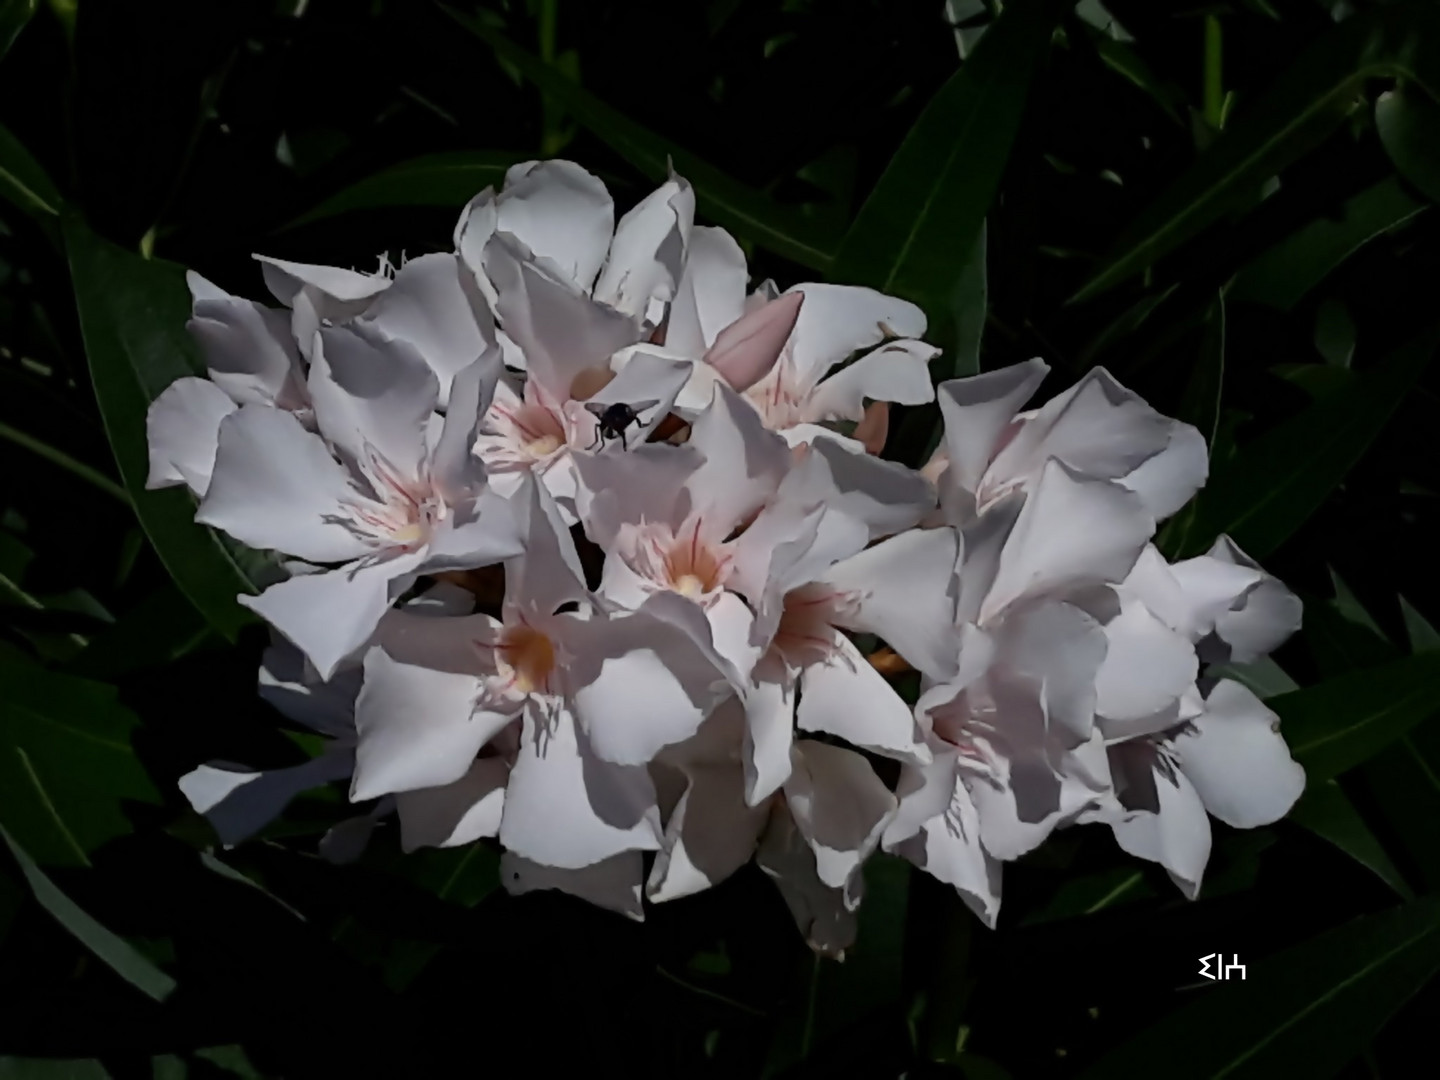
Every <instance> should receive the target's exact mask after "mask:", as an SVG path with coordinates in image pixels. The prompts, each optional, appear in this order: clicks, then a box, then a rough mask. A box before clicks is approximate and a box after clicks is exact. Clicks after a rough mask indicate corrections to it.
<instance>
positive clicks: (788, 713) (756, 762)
mask: <svg viewBox="0 0 1440 1080" xmlns="http://www.w3.org/2000/svg"><path fill="white" fill-rule="evenodd" d="M744 706H745V742H744V750H743V754H742V761H743V762H744V765H745V801H746V803H747V804H748V805H750V806H759V805H760V804H761V803H762V802H764V801H765V800H766V799H768V798H769V797H770V796H771V795H773V794H775V792H777V791H779V790H780V786H781V785H782V784H784V783H785V781H786V780H788V779H789V778H790V768H791V758H790V748H791V745H792V744H793V742H794V730H795V680H794V679H793V678H790V677H788V676H787V677H777V678H773V679H762V680H760V681H759V682H757V683H756V685H755V688H754V689H753V690H751V691H750V692H749V693H748V694H746V695H745V699H744Z"/></svg>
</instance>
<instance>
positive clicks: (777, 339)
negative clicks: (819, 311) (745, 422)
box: [667, 293, 805, 392]
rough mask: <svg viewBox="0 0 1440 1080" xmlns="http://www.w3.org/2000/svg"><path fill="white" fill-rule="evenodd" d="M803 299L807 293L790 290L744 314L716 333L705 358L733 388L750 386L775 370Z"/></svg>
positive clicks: (747, 387)
mask: <svg viewBox="0 0 1440 1080" xmlns="http://www.w3.org/2000/svg"><path fill="white" fill-rule="evenodd" d="M804 302H805V294H804V293H791V294H790V295H789V296H786V297H783V298H781V299H779V300H776V301H774V302H773V303H769V304H766V305H765V306H764V307H761V308H758V309H756V310H755V311H751V312H749V313H748V314H746V315H742V316H741V317H740V318H739V319H737V320H735V321H734V322H732V323H731V324H730V325H729V326H726V327H725V328H724V329H723V330H721V331H720V333H719V334H718V335H716V337H715V341H714V343H713V344H712V345H711V346H710V347H709V348H708V349H706V350H705V355H704V356H703V357H702V359H703V361H704V362H705V364H706V365H707V366H708V367H710V368H711V369H713V370H714V371H715V373H716V374H717V375H719V376H720V378H721V379H723V380H724V382H725V384H726V385H727V386H729V387H730V389H732V390H737V391H741V392H743V391H745V390H748V389H750V387H752V386H754V385H755V384H756V383H758V382H759V381H760V380H761V379H763V378H764V377H765V376H766V375H768V374H770V372H771V371H772V370H774V368H775V364H776V362H777V361H779V359H780V353H781V351H782V350H783V349H784V348H785V343H786V342H787V341H789V340H790V334H791V332H792V331H793V330H794V329H795V320H796V319H797V318H798V317H799V315H800V308H801V306H802V305H803V304H804ZM667 340H668V339H667Z"/></svg>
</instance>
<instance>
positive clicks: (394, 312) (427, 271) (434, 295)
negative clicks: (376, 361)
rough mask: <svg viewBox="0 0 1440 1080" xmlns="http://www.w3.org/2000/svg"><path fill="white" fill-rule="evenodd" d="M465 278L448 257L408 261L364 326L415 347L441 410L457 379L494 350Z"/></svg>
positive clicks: (489, 327) (490, 326) (488, 323)
mask: <svg viewBox="0 0 1440 1080" xmlns="http://www.w3.org/2000/svg"><path fill="white" fill-rule="evenodd" d="M463 272H464V271H463V268H462V266H461V265H460V262H459V260H457V259H456V257H455V256H454V255H451V254H449V253H448V252H436V253H434V254H430V255H421V256H420V257H419V258H416V259H411V260H410V261H409V262H407V263H406V264H405V265H404V266H402V267H401V268H400V269H399V270H398V271H397V272H396V274H395V280H394V281H393V282H392V283H391V285H390V288H388V289H386V290H385V292H383V293H382V294H381V295H380V296H379V297H378V298H377V299H376V301H375V303H374V304H372V305H371V306H370V308H369V309H368V310H367V311H366V312H365V316H364V320H363V321H364V322H365V323H367V324H369V325H371V326H373V327H374V328H375V329H376V330H378V331H379V332H380V333H381V334H382V335H383V336H384V337H385V338H386V339H388V340H398V341H404V342H407V343H408V344H410V345H412V346H414V348H415V350H416V352H418V353H419V354H420V356H421V357H422V358H423V359H424V361H425V362H426V363H427V364H429V365H430V367H431V368H432V369H433V370H434V372H435V374H436V376H438V378H439V380H440V391H439V394H440V397H439V401H440V404H441V405H442V406H443V405H445V403H446V402H447V401H449V399H450V383H451V381H452V380H453V379H454V378H455V376H456V375H457V374H458V373H459V372H460V371H461V370H462V369H464V368H466V367H468V366H469V365H471V364H473V363H474V362H475V361H476V360H477V359H478V358H479V357H480V356H482V355H483V354H485V353H486V352H488V351H489V350H491V349H493V348H495V347H496V342H495V322H494V319H493V318H492V317H491V315H490V312H489V311H487V310H486V309H485V306H484V300H483V298H482V297H481V296H480V294H479V291H478V290H476V289H474V288H473V287H471V288H466V287H465V284H464V281H465V279H464V278H463V277H462V276H461V275H462V273H463ZM472 280H473V278H472Z"/></svg>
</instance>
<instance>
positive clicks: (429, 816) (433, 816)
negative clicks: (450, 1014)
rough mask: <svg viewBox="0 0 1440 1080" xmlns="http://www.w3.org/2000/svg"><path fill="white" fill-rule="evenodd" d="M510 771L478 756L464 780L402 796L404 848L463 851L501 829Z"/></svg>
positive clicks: (493, 759) (495, 760) (399, 798)
mask: <svg viewBox="0 0 1440 1080" xmlns="http://www.w3.org/2000/svg"><path fill="white" fill-rule="evenodd" d="M509 775H510V767H509V766H508V765H506V764H505V762H504V761H503V760H502V759H500V758H496V757H485V758H478V759H477V760H476V761H475V763H474V764H473V765H471V766H470V769H469V771H467V772H466V773H465V775H464V776H462V777H461V778H460V779H459V780H456V781H454V782H453V783H450V784H446V785H445V786H443V787H433V788H422V789H420V790H418V791H406V792H401V793H400V794H399V795H397V796H396V798H395V810H396V812H397V813H398V814H399V815H400V846H401V847H402V848H403V849H404V850H405V851H414V850H415V849H416V848H422V847H460V846H462V845H464V844H470V843H473V842H475V841H476V840H479V839H480V838H481V837H484V836H494V835H495V834H496V833H498V832H499V831H500V814H501V810H502V808H503V807H504V805H505V781H506V779H507V778H508V777H509Z"/></svg>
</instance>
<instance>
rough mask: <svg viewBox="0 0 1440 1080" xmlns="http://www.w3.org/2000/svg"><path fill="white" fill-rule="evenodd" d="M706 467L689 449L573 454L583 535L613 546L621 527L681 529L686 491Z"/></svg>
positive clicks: (641, 448)
mask: <svg viewBox="0 0 1440 1080" xmlns="http://www.w3.org/2000/svg"><path fill="white" fill-rule="evenodd" d="M702 464H704V458H702V457H701V455H700V452H699V451H698V450H696V449H695V448H694V447H692V446H688V445H687V446H659V445H656V444H654V443H651V444H648V445H645V446H637V447H636V448H635V449H634V450H632V451H630V452H629V453H628V454H577V455H575V468H576V471H577V472H578V473H579V476H580V488H579V490H578V491H577V492H576V506H577V508H578V509H579V511H580V518H581V520H582V521H584V523H585V533H586V535H587V536H589V537H590V539H591V540H592V541H594V542H595V543H596V544H599V545H600V547H602V548H604V549H605V550H607V551H609V550H610V549H611V548H613V547H614V545H615V542H616V538H617V537H618V536H619V534H620V530H621V528H622V527H623V526H625V525H627V524H628V525H634V524H636V523H638V522H641V521H656V522H663V523H665V524H668V525H671V526H672V527H676V526H679V525H680V524H681V521H682V520H683V518H684V517H685V514H686V512H687V511H688V510H689V509H690V508H691V504H690V502H689V501H688V495H686V494H685V492H686V487H687V485H688V484H689V482H690V480H691V477H692V476H694V474H695V473H696V472H697V471H698V470H699V468H700V467H701V465H702Z"/></svg>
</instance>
